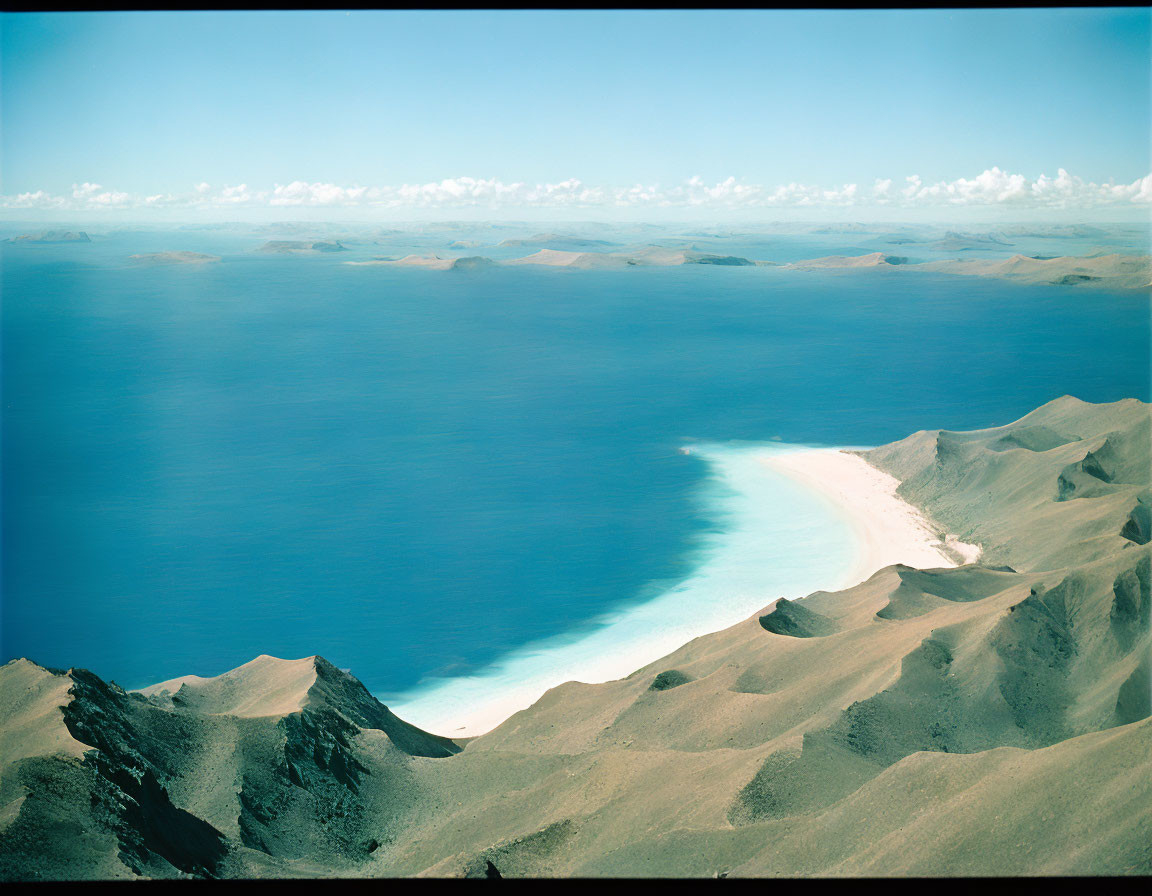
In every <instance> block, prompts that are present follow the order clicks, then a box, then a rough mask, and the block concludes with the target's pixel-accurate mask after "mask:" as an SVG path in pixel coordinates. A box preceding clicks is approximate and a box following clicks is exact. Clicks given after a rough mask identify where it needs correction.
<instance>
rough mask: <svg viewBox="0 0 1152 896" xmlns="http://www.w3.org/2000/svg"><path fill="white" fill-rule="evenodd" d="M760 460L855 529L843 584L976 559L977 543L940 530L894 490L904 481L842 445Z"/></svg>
mask: <svg viewBox="0 0 1152 896" xmlns="http://www.w3.org/2000/svg"><path fill="white" fill-rule="evenodd" d="M761 462H762V463H764V464H766V465H767V466H769V467H772V468H773V469H775V470H776V471H777V472H779V473H781V474H783V475H785V476H788V477H790V478H791V479H793V480H794V481H795V482H797V483H800V484H802V485H803V486H804V487H805V488H809V489H812V490H813V491H815V492H817V493H819V494H821V495H823V496H824V497H825V498H826V499H827V500H828V501H830V502H832V503H833V504H834V505H835V506H836V510H837V512H839V513H840V514H842V516H843V517H844V519H845V520H846V521H847V522H848V524H849V525H850V526H851V527H852V530H853V533H854V534H855V536H856V538H857V540H858V544H859V551H858V554H857V559H856V564H855V566H854V567H853V569H852V572H851V574H850V575H849V579H850V581H848V582H846V583H844V586H843V587H848V586H851V585H856V584H858V583H860V582H863V581H865V580H866V579H868V578H869V577H870V576H871V575H872V574H873V573H875V572H876V571H877V570H880V569H883V568H884V567H885V566H891V565H893V564H895V563H902V564H904V565H905V566H912V567H915V568H917V569H931V568H934V567H954V566H962V565H964V564H966V563H975V562H976V561H977V560H978V559H979V558H980V554H981V549H980V546H979V545H974V544H967V543H965V542H962V541H959V540H958V539H956V538H954V537H953V536H952V535H949V534H947V533H944V532H941V531H938V530H937V529H936V527H934V526H933V524H932V522H931V521H930V520H929V519H928V517H927V516H926V515H925V514H924V512H923V511H921V510H920V509H919V508H917V507H915V506H913V505H912V504H909V503H908V502H907V501H905V500H904V499H903V498H901V497H900V496H899V495H897V494H896V489H897V488H899V486H900V480H899V479H897V478H896V477H894V476H891V475H889V474H888V473H885V472H884V471H883V470H879V469H877V468H876V467H874V466H872V465H871V464H870V463H868V461H866V460H864V458H862V457H860V456H859V455H858V454H852V453H850V452H849V450H848V449H842V448H810V449H804V450H800V451H794V452H788V453H786V454H773V455H768V456H765V457H764V458H762V461H761Z"/></svg>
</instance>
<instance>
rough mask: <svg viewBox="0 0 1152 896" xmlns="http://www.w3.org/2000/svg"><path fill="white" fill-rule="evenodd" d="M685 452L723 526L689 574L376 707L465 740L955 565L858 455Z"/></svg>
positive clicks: (711, 448) (800, 449) (719, 448)
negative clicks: (540, 707) (813, 604)
mask: <svg viewBox="0 0 1152 896" xmlns="http://www.w3.org/2000/svg"><path fill="white" fill-rule="evenodd" d="M684 453H685V454H689V453H690V454H694V455H696V456H697V457H699V458H700V459H702V460H704V461H706V462H707V463H708V465H709V474H710V475H709V477H708V479H707V480H706V482H705V485H704V487H705V489H706V497H707V498H708V500H709V503H711V504H712V505H713V513H714V514H715V516H716V517H717V518H718V519H720V520H722V522H723V525H722V526H721V528H720V531H717V532H715V533H713V534H712V535H711V536H709V537H708V538H707V539H706V541H705V543H704V544H702V545H701V550H700V552H699V553H700V563H699V565H698V566H697V568H696V569H695V570H694V572H693V573H692V574H691V575H689V576H688V577H687V578H685V579H684V580H683V581H681V582H679V583H677V584H676V585H674V586H673V587H671V588H668V589H666V590H665V591H663V592H662V593H660V594H659V595H657V596H655V597H653V598H651V599H649V600H646V601H643V602H639V603H636V604H631V605H626V606H623V607H621V608H619V609H618V610H616V611H613V612H611V613H609V614H606V615H605V616H604V617H601V619H600V620H598V621H597V624H598V627H596V628H595V629H594V630H591V631H588V630H587V629H585V630H584V631H583V632H581V633H568V634H560V635H557V636H554V637H552V638H548V639H545V640H543V641H537V642H534V643H531V644H526V645H524V646H523V647H520V648H518V649H517V650H515V651H513V652H512V653H510V654H508V655H506V656H505V657H503V658H501V659H500V660H498V661H496V662H494V663H492V664H491V665H490V666H488V667H487V668H485V669H483V670H480V671H479V672H478V673H475V674H472V675H466V676H459V677H455V678H432V679H429V680H426V681H424V682H421V684H420V685H418V686H417V687H416V688H414V689H412V690H410V691H408V692H405V693H404V694H401V695H393V696H389V695H380V699H381V700H383V701H384V702H386V703H387V704H388V705H389V707H390V708H391V709H392V710H393V711H394V712H396V713H397V714H399V715H400V716H401V717H402V718H404V719H406V720H407V721H409V722H411V723H412V724H414V725H417V726H418V727H420V728H423V729H424V730H426V731H431V732H434V733H436V734H440V735H443V736H447V737H476V736H480V735H482V734H486V733H487V732H489V731H491V730H492V729H494V728H496V727H497V726H499V725H500V724H502V723H503V722H505V721H506V720H507V719H508V718H509V717H511V716H512V715H513V714H515V713H516V712H519V711H520V710H522V709H527V708H528V707H529V706H531V705H532V704H533V703H535V702H536V701H537V700H538V699H539V698H540V697H541V696H543V694H544V693H545V692H546V691H547V690H549V689H551V688H553V687H556V686H557V685H560V684H563V683H564V682H567V681H574V680H575V681H582V682H586V683H589V684H595V683H600V682H605V681H612V680H615V679H619V678H624V677H626V676H628V675H631V674H632V673H633V672H635V671H636V670H638V669H642V668H643V667H644V666H646V665H648V664H650V663H653V662H656V661H657V660H659V659H660V658H661V657H663V656H667V655H668V654H669V653H671V652H673V651H674V650H676V649H678V648H679V647H681V646H683V645H684V644H686V643H687V642H689V641H691V640H693V639H694V638H698V637H700V636H702V635H706V634H709V633H712V632H715V631H720V630H722V629H725V628H727V627H729V626H731V625H735V624H736V623H738V622H740V621H742V620H744V619H747V618H748V616H749V615H751V614H753V613H758V612H763V611H764V609H765V608H767V607H771V606H773V605H774V604H775V601H776V599H778V598H779V597H781V596H784V597H789V598H792V599H796V598H801V597H804V596H806V595H808V594H811V593H813V592H814V591H836V590H840V589H842V588H846V587H849V586H851V585H854V584H857V583H858V582H860V581H863V580H864V579H866V578H868V577H869V576H871V575H872V574H873V573H875V572H876V571H877V570H879V569H882V568H883V567H885V566H889V565H891V564H893V563H904V564H907V565H909V566H918V567H925V568H934V567H942V566H956V565H958V564H957V560H958V559H959V558H958V556H957V555H956V554H954V553H953V552H951V551H949V549H948V548H947V547H945V545H944V544H943V543H942V541H941V536H940V535H939V534H938V533H937V532H935V531H934V530H933V527H932V526H931V524H930V523H929V522H928V520H927V519H926V518H925V517H924V515H923V514H922V513H921V512H920V511H919V510H917V509H916V508H915V507H913V506H912V505H910V504H908V503H907V502H905V501H903V500H902V499H901V498H899V497H898V496H897V495H896V494H895V492H896V488H897V486H898V485H899V482H898V481H897V480H896V479H895V478H893V477H891V476H889V475H888V474H887V473H884V472H882V471H880V470H878V469H876V468H875V467H873V466H871V465H870V464H868V463H867V462H866V461H865V460H864V459H863V458H861V457H859V456H858V455H855V454H849V453H847V452H846V451H844V450H841V449H837V448H810V447H806V446H801V445H784V444H758V445H742V446H731V445H700V446H697V447H694V448H691V449H686V450H685V451H684ZM949 544H951V542H949ZM975 550H977V551H978V549H975Z"/></svg>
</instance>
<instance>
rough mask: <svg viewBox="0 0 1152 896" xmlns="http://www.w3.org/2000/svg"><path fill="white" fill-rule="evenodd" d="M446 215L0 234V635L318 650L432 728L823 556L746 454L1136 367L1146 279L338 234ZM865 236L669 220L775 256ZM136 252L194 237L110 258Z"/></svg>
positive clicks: (76, 656) (837, 537)
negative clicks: (77, 235) (1052, 280)
mask: <svg viewBox="0 0 1152 896" xmlns="http://www.w3.org/2000/svg"><path fill="white" fill-rule="evenodd" d="M458 236H459V235H458V234H451V235H449V234H446V233H444V232H440V231H434V230H428V231H425V232H423V233H420V234H417V235H415V236H413V235H411V234H403V235H397V234H385V235H384V236H382V237H377V238H376V239H374V240H372V241H364V242H362V243H357V242H356V241H354V240H347V243H348V245H347V247H346V249H347V251H343V252H332V253H319V254H316V255H308V256H284V255H279V254H267V253H261V252H257V251H253V250H254V249H255V248H257V247H259V246H260V245H261V243H262V242H263V240H264V239H265V238H266V235H261V236H256V235H253V234H252V233H250V232H247V231H244V232H237V231H235V230H229V229H226V228H224V229H212V228H203V229H186V230H183V231H172V230H167V231H149V230H146V229H139V230H128V229H124V230H113V231H109V232H107V233H104V234H99V235H96V234H94V235H93V238H92V242H90V243H52V244H50V243H40V244H33V243H23V244H22V243H7V244H3V245H0V265H2V267H0V290H2V293H0V298H2V318H0V340H2V342H0V351H2V368H0V371H2V382H0V388H2V401H3V412H2V421H0V422H2V451H3V454H2V478H3V483H2V485H3V493H2V526H3V543H2V557H0V560H2V585H3V594H2V604H0V652H2V659H3V661H7V660H9V659H11V658H14V657H17V656H27V657H29V658H31V659H33V660H35V661H36V662H38V663H41V664H43V665H46V666H50V667H58V668H69V667H83V668H89V669H91V670H93V671H95V672H97V673H98V674H100V675H101V676H102V677H105V678H106V679H107V678H110V679H113V680H114V681H116V682H117V683H118V684H120V685H121V686H123V687H125V688H136V687H142V686H144V685H147V684H151V683H154V682H157V681H160V680H163V679H167V678H171V677H174V676H178V675H185V674H190V673H191V674H198V675H205V676H207V675H216V674H220V673H222V672H224V671H226V670H228V669H231V668H233V667H235V666H238V665H240V664H242V663H244V662H247V661H248V660H251V659H252V658H254V657H255V656H257V655H260V654H270V655H273V656H279V657H285V658H297V657H302V656H310V655H313V654H320V655H322V656H324V657H326V658H327V659H329V660H330V661H331V662H333V663H334V664H336V665H337V666H339V667H341V668H345V669H349V670H351V671H352V673H353V674H355V675H356V676H357V677H358V678H359V679H360V680H361V681H363V682H364V684H365V685H366V686H367V687H368V688H369V690H371V691H372V692H373V693H374V694H376V695H377V696H379V697H380V698H381V699H382V700H384V701H385V702H388V703H389V705H391V706H393V708H394V709H396V710H397V712H399V713H400V714H401V715H402V716H403V717H405V718H408V719H409V720H410V721H413V722H415V723H416V724H422V725H425V726H427V727H430V728H432V729H433V730H437V731H438V732H439V733H446V734H451V733H452V731H453V730H454V729H455V728H456V727H457V726H455V725H454V724H453V719H454V718H456V717H458V716H460V717H462V716H464V715H467V713H468V712H470V711H472V710H474V709H475V708H476V707H477V706H479V705H482V704H484V703H485V701H488V702H489V703H490V702H492V701H494V700H497V699H503V698H506V697H507V695H508V694H511V693H516V694H518V695H519V698H522V700H521V702H522V703H523V705H527V702H530V701H531V699H534V696H538V694H539V692H540V691H542V690H543V689H544V688H545V687H550V686H552V685H554V684H557V683H559V682H560V681H564V680H568V679H571V678H577V679H580V680H602V679H603V677H604V676H609V677H618V676H619V675H622V674H626V672H627V671H628V670H629V669H630V668H635V667H636V666H639V665H643V664H644V663H646V662H649V661H650V660H652V659H655V658H656V657H658V656H660V655H662V654H663V653H666V652H667V650H670V649H671V648H672V647H675V646H676V645H677V644H679V643H682V642H683V641H686V640H688V639H689V638H691V637H693V636H695V635H698V634H702V633H703V632H705V631H710V630H715V629H719V628H722V627H724V626H725V625H728V624H731V623H733V622H735V621H738V620H739V619H741V618H745V617H747V616H748V615H749V614H751V613H752V612H755V610H756V609H757V608H759V607H763V606H765V605H766V604H768V603H770V602H771V601H772V600H774V599H776V598H777V597H780V596H788V597H799V596H802V595H803V594H805V593H808V592H810V591H812V590H815V589H817V588H825V587H831V586H836V585H837V584H839V583H841V581H842V579H843V576H844V575H845V574H846V571H847V570H848V569H849V568H850V567H851V565H852V564H851V561H852V557H853V551H854V545H853V543H852V536H851V533H850V532H849V531H848V527H847V525H846V524H845V523H844V522H843V521H841V520H840V519H839V518H838V516H837V515H836V512H835V508H832V507H830V506H828V504H827V503H826V502H825V501H823V500H822V499H820V498H818V497H817V496H814V495H812V494H808V493H805V492H804V491H803V490H802V489H800V488H798V487H797V486H795V485H792V484H791V483H789V482H787V481H784V480H779V479H773V478H772V477H771V476H770V475H768V474H767V473H766V472H765V471H764V468H763V466H762V465H758V464H755V463H753V462H752V460H751V458H752V453H753V451H754V450H755V451H764V450H769V451H772V450H776V451H788V450H794V449H795V447H796V446H806V445H827V446H871V445H879V444H884V443H887V442H890V441H893V440H896V439H900V438H902V437H904V436H906V435H909V434H910V433H912V432H914V431H917V430H921V429H932V428H946V429H951V430H964V429H975V428H983V427H990V426H997V425H1001V424H1005V423H1008V422H1011V421H1013V420H1016V419H1018V418H1019V417H1021V416H1022V415H1024V414H1026V413H1028V412H1029V411H1031V410H1033V409H1034V408H1036V407H1037V406H1039V405H1041V404H1044V403H1045V402H1048V401H1051V400H1052V399H1054V398H1057V397H1059V396H1061V395H1065V394H1072V395H1075V396H1076V397H1078V398H1081V399H1083V400H1086V401H1092V402H1104V401H1114V400H1117V399H1121V398H1128V397H1136V398H1140V399H1143V400H1145V401H1147V400H1149V399H1150V398H1152V395H1150V386H1149V378H1150V369H1149V357H1150V335H1149V334H1150V305H1149V297H1148V293H1147V292H1146V291H1136V290H1131V291H1108V290H1100V289H1089V288H1083V287H1059V286H1029V285H1021V284H1017V283H1008V282H1003V281H999V280H995V279H985V278H978V277H958V276H949V275H942V274H927V273H915V274H909V272H906V271H900V270H887V271H885V270H875V271H865V272H860V271H823V272H814V271H794V270H785V269H782V268H778V267H765V266H724V265H685V266H682V267H670V268H656V267H630V268H626V269H622V270H568V269H555V268H542V267H534V266H520V267H503V266H494V267H490V268H483V269H477V270H455V271H436V270H423V269H413V268H401V267H390V266H370V265H369V266H358V265H349V264H346V263H345V262H346V261H348V260H355V259H361V260H363V259H367V258H371V257H376V256H377V255H379V254H381V253H384V254H390V255H393V256H398V255H401V254H404V253H406V252H408V251H415V252H428V251H433V250H443V248H444V247H445V246H446V244H447V243H448V242H449V241H450V240H452V239H457V238H458ZM1140 238H1141V239H1144V238H1145V237H1140ZM877 239H879V237H875V236H872V237H870V236H867V235H860V234H855V233H852V234H843V233H841V234H827V235H814V234H801V235H772V234H769V235H763V234H760V235H755V234H754V235H734V236H733V235H730V236H728V237H726V240H727V242H724V241H722V240H720V239H719V238H717V237H714V236H713V235H709V234H700V235H688V236H686V237H685V238H684V240H685V242H693V244H694V245H699V244H700V243H701V242H703V243H704V244H705V245H706V247H709V248H710V251H711V250H714V249H715V247H717V246H721V248H726V249H727V250H728V251H732V252H737V253H738V254H745V255H750V256H751V257H757V258H768V259H775V260H778V261H792V260H797V259H799V258H805V257H814V256H817V255H827V254H833V253H839V254H862V253H864V252H869V251H876V247H877V242H876V241H877ZM1093 239H1094V245H1099V244H1100V243H1101V238H1100V237H1099V236H1098V235H1095V236H1094V238H1093ZM389 241H391V242H389ZM1017 242H1018V243H1019V240H1018V241H1017ZM1041 242H1043V241H1041ZM1055 242H1056V241H1055V240H1049V241H1047V242H1046V243H1044V244H1043V245H1041V244H1039V243H1036V244H1035V245H1033V244H1029V246H1028V247H1026V248H1030V249H1031V250H1032V251H1045V252H1047V254H1050V255H1051V254H1061V252H1060V251H1059V249H1060V247H1059V246H1057V247H1056V251H1053V249H1052V246H1051V245H1048V244H1049V243H1055ZM721 244H723V245H721ZM1062 245H1066V242H1065V243H1064V244H1062ZM898 248H899V250H900V251H901V254H905V255H908V254H914V250H915V247H914V246H913V247H909V246H903V245H902V246H899V247H898ZM1105 248H1107V246H1106V247H1105ZM910 249H911V250H912V251H909V250H910ZM169 250H190V251H198V252H209V253H214V254H217V255H220V256H221V258H222V260H221V261H220V262H218V263H214V264H207V265H168V266H149V265H142V264H139V263H137V262H134V261H133V260H132V259H131V257H130V256H131V255H132V254H137V253H146V252H157V251H169ZM1137 250H1138V251H1147V250H1146V248H1144V249H1139V247H1137ZM501 251H503V254H504V256H505V257H507V256H508V255H509V254H510V253H511V251H512V250H510V249H504V250H500V251H498V250H493V251H490V252H489V251H486V250H483V249H468V250H467V251H464V252H461V251H454V252H446V254H457V255H459V254H487V255H490V256H492V257H499V256H500V254H501ZM530 251H532V250H531V249H520V250H518V253H517V254H528V253H529V252H530ZM1015 251H1021V249H1020V248H1019V246H1014V247H1012V248H1011V249H1009V248H1007V247H1005V248H1003V249H1001V248H996V249H995V250H994V252H993V254H995V253H996V252H999V253H1001V254H1004V255H1007V254H1011V253H1012V252H1015ZM751 253H755V254H754V255H752V254H751ZM984 254H986V253H984ZM1069 254H1070V253H1069ZM665 648H667V649H665ZM641 660H642V661H643V662H641ZM630 663H634V665H629V664H630ZM597 676H599V679H597ZM519 698H518V699H519ZM516 708H519V707H518V706H517V707H516Z"/></svg>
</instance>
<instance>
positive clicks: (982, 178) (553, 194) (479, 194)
mask: <svg viewBox="0 0 1152 896" xmlns="http://www.w3.org/2000/svg"><path fill="white" fill-rule="evenodd" d="M1132 204H1139V205H1149V204H1152V174H1149V175H1147V176H1145V177H1142V178H1139V179H1137V180H1135V181H1133V182H1132V183H1128V184H1124V183H1121V184H1117V183H1115V182H1113V181H1108V182H1107V183H1094V182H1090V181H1085V180H1083V179H1082V178H1079V177H1075V176H1073V175H1071V174H1069V173H1068V172H1067V171H1065V170H1064V169H1063V168H1060V169H1058V170H1057V172H1056V176H1055V177H1050V176H1048V175H1045V174H1041V175H1039V176H1037V177H1035V178H1032V179H1030V178H1028V177H1026V176H1025V175H1023V174H1013V173H1010V172H1007V171H1004V170H1001V169H1000V168H999V167H992V168H989V169H987V170H985V171H983V172H982V173H980V174H978V175H976V176H975V177H972V178H964V177H961V178H957V179H956V180H951V181H938V182H936V183H925V182H924V181H923V180H922V178H921V177H920V176H919V175H917V174H912V175H908V176H906V177H905V178H904V179H903V186H902V187H897V186H895V181H894V180H893V178H876V180H875V182H874V184H873V186H872V188H871V190H867V189H865V190H861V189H860V188H859V187H858V185H857V184H854V183H848V184H841V185H840V186H838V187H820V186H815V185H811V184H801V183H787V184H779V185H776V186H766V185H763V184H755V183H745V182H742V181H740V180H738V179H737V178H735V177H729V178H727V179H725V180H722V181H719V182H717V183H714V184H709V183H707V182H705V181H704V180H703V179H702V178H700V177H699V176H696V177H691V178H689V179H688V180H686V181H684V182H682V183H679V184H674V185H671V186H661V185H660V184H634V185H632V186H604V185H589V184H585V183H583V182H582V181H580V180H578V179H576V178H569V179H567V180H562V181H557V182H555V183H539V184H528V183H525V182H521V181H513V182H510V183H506V182H504V181H501V180H499V179H497V178H487V179H485V178H474V177H450V178H446V179H444V180H440V181H432V182H429V183H423V184H401V185H398V186H368V187H365V186H359V185H353V186H342V185H340V184H332V183H309V182H308V181H303V180H297V181H292V182H291V183H288V184H274V185H273V186H272V188H271V189H269V190H259V189H253V188H251V187H249V186H248V184H244V183H242V184H237V185H224V186H222V187H219V188H213V187H212V186H211V185H210V184H208V183H198V184H196V185H195V186H193V187H192V188H191V189H190V190H189V191H188V192H186V193H152V194H133V193H126V192H120V191H117V190H111V189H106V188H105V187H103V186H102V185H100V184H97V183H90V182H84V183H80V184H73V185H72V190H71V192H70V193H69V194H65V195H54V194H51V193H48V192H46V191H44V190H36V191H34V192H26V193H19V194H16V195H12V196H0V208H9V209H70V210H76V211H83V210H91V209H101V208H189V209H212V208H231V207H236V206H252V207H273V208H274V207H302V206H312V207H323V208H357V207H359V208H381V209H405V208H411V209H417V208H424V209H428V208H445V209H448V208H468V207H473V208H485V209H493V210H496V209H501V208H508V209H513V208H565V207H568V208H587V209H597V208H600V209H607V208H641V209H642V208H693V209H716V210H723V209H728V210H740V209H745V210H750V211H751V210H757V209H773V208H801V209H803V208H846V207H869V206H881V205H882V206H888V207H897V208H899V207H906V208H928V209H931V208H941V209H944V208H954V207H959V206H985V207H1004V208H1022V209H1023V208H1040V209H1044V208H1050V209H1088V208H1103V207H1123V206H1131V205H1132Z"/></svg>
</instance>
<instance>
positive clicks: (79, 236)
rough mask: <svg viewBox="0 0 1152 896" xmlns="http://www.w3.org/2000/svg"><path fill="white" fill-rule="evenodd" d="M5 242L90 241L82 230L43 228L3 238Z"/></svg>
mask: <svg viewBox="0 0 1152 896" xmlns="http://www.w3.org/2000/svg"><path fill="white" fill-rule="evenodd" d="M4 242H6V243H90V242H92V240H91V238H90V237H89V236H88V234H87V233H85V232H84V231H83V230H80V231H77V232H75V233H73V232H72V231H71V230H45V231H43V232H41V233H26V234H24V235H23V236H17V237H13V238H12V239H9V240H5V241H4Z"/></svg>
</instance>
